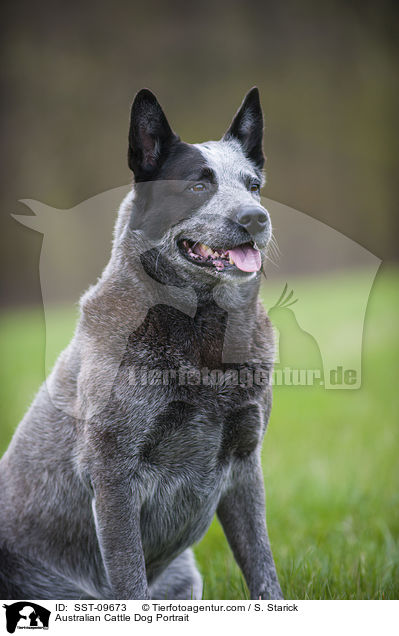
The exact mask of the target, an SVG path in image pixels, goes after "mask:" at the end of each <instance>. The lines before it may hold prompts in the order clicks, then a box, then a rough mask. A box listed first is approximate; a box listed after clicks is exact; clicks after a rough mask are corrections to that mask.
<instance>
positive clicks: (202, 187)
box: [190, 183, 206, 192]
mask: <svg viewBox="0 0 399 636" xmlns="http://www.w3.org/2000/svg"><path fill="white" fill-rule="evenodd" d="M205 189H206V188H205V185H204V184H203V183H196V184H195V185H193V186H191V188H190V190H191V191H192V192H203V191H204V190H205Z"/></svg>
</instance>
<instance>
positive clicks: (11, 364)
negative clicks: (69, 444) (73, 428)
mask: <svg viewBox="0 0 399 636" xmlns="http://www.w3.org/2000/svg"><path fill="white" fill-rule="evenodd" d="M361 276H362V274H361V273H359V274H351V275H350V276H347V277H346V279H345V280H346V285H345V287H344V286H342V278H340V277H339V276H338V275H337V276H336V277H335V278H334V277H331V278H330V280H329V284H330V285H331V286H332V287H331V288H330V289H332V288H333V287H334V286H335V288H337V286H342V288H343V290H344V291H343V292H342V293H343V294H346V298H347V302H350V298H351V296H352V294H355V290H356V288H357V283H358V282H359V280H360V277H361ZM398 282H399V273H398V271H396V270H393V269H389V268H386V269H381V270H380V272H379V274H378V276H377V279H376V282H375V285H374V288H373V290H372V294H371V297H370V301H369V305H368V309H367V316H366V323H365V329H364V341H363V377H362V387H361V388H360V389H359V390H355V391H351V390H346V391H345V390H333V391H326V390H324V389H323V388H316V387H314V388H311V387H276V388H275V391H274V404H273V410H272V416H271V419H270V423H269V428H268V432H267V434H266V438H265V443H264V449H263V465H264V473H265V479H266V487H267V518H268V528H269V534H270V538H271V543H272V547H273V552H274V556H275V560H276V565H277V569H278V572H279V576H280V581H281V585H282V588H283V592H284V595H285V597H286V598H300V599H303V598H312V599H330V598H339V599H352V598H353V599H362V598H366V599H375V598H386V599H388V598H399V435H398V424H397V420H398V417H397V414H398V389H397V377H398V359H399V346H398V335H397V316H398V310H399V298H398V292H397V289H398ZM298 287H299V288H300V289H301V290H304V291H305V292H306V294H307V298H308V299H309V298H312V297H314V311H315V312H317V306H318V303H320V301H321V297H320V294H322V289H325V285H324V284H322V283H321V282H320V281H319V280H317V279H314V280H312V279H308V280H306V279H302V280H300V281H298ZM326 301H327V299H326ZM310 309H312V307H311V308H310ZM332 320H333V317H332ZM72 322H73V316H72V313H71V312H70V313H69V314H65V312H63V311H62V310H58V311H57V313H54V314H53V315H52V324H53V325H54V329H55V332H56V333H58V334H59V342H60V346H61V345H64V344H65V343H66V342H67V341H68V340H69V337H70V333H71V325H72ZM326 328H329V326H328V325H326ZM348 329H350V327H348ZM346 335H347V339H348V341H350V333H348V334H346ZM44 338H45V335H44V318H43V314H42V313H41V312H40V311H38V310H29V311H28V310H26V311H23V312H22V311H14V312H6V313H5V314H4V315H3V317H2V319H1V323H0V351H1V355H2V361H3V364H2V381H1V384H0V392H1V393H0V397H1V401H2V411H3V416H2V417H3V421H2V427H1V431H0V450H1V451H4V450H5V448H6V446H7V444H8V442H9V439H10V437H11V435H12V432H13V430H14V428H15V426H16V424H17V423H18V420H19V419H20V418H21V416H22V415H23V413H24V412H25V410H26V407H27V405H28V404H29V402H30V401H31V399H32V398H33V396H34V394H35V391H36V389H37V387H38V386H39V384H40V382H41V381H42V380H43V374H44V353H43V352H44V342H45V340H44ZM331 346H336V342H335V340H334V341H333V344H332V345H331ZM196 556H197V560H198V563H199V566H200V569H201V570H202V572H203V574H204V580H205V590H204V597H205V598H209V599H211V598H220V599H222V598H229V599H239V598H245V597H246V594H247V591H246V587H245V584H244V582H243V580H242V576H241V574H240V572H239V570H238V568H237V566H236V564H235V562H234V559H233V557H232V555H231V553H230V551H229V548H228V547H227V544H226V541H225V539H224V536H223V532H222V530H221V528H220V526H219V524H218V522H217V521H215V522H214V523H213V524H212V526H211V528H210V530H209V531H208V533H207V535H206V536H205V538H204V539H203V540H202V541H201V543H200V544H198V546H196Z"/></svg>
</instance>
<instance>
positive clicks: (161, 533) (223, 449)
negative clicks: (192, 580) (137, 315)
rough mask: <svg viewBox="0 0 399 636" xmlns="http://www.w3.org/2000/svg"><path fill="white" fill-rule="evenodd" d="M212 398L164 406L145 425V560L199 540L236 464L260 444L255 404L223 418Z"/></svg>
mask: <svg viewBox="0 0 399 636" xmlns="http://www.w3.org/2000/svg"><path fill="white" fill-rule="evenodd" d="M222 413H223V412H222V410H221V409H220V406H219V408H218V404H217V400H215V399H214V400H213V403H212V400H210V399H209V400H208V404H206V403H204V404H203V405H202V406H201V407H200V408H199V405H196V404H191V405H190V404H188V403H187V402H184V401H174V402H170V403H168V405H167V406H166V407H165V409H164V411H163V412H162V413H160V414H159V415H158V416H157V417H156V418H155V420H154V421H153V422H152V424H151V430H150V431H149V432H148V433H147V435H146V436H145V439H144V441H143V443H142V445H141V451H140V464H141V466H142V469H143V475H145V477H144V479H145V482H146V497H145V500H144V502H143V507H142V513H141V523H142V537H143V545H144V548H145V552H146V555H147V558H148V559H149V562H156V561H157V559H158V558H161V556H160V555H162V559H165V558H166V555H168V554H170V555H172V554H174V553H175V551H180V550H181V549H182V548H184V547H185V546H189V545H191V544H192V543H193V542H195V541H197V540H199V539H200V538H201V537H202V536H203V534H204V533H205V531H206V529H207V528H208V526H209V524H210V523H211V521H212V518H213V515H214V513H215V511H216V508H217V504H218V501H219V499H220V495H221V493H222V491H223V489H224V488H225V487H226V485H227V483H228V479H229V471H230V467H231V463H232V462H233V461H236V462H239V461H240V459H242V458H243V457H244V456H246V455H247V454H249V453H250V452H252V451H253V450H254V449H255V448H256V446H257V444H258V443H259V441H260V438H261V434H262V430H261V427H262V424H261V423H262V418H261V415H260V412H259V409H258V407H257V406H256V405H247V406H246V407H243V408H241V410H238V409H237V410H236V411H231V412H230V413H229V414H228V416H227V417H226V415H227V414H225V417H224V418H223V414H222Z"/></svg>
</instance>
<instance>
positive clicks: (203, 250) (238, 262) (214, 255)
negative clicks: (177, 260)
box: [179, 239, 262, 272]
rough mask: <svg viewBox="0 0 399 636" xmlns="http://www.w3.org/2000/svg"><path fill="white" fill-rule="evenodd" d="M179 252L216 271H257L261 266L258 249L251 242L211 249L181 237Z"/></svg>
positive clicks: (190, 259)
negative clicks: (234, 269)
mask: <svg viewBox="0 0 399 636" xmlns="http://www.w3.org/2000/svg"><path fill="white" fill-rule="evenodd" d="M179 248H180V251H181V253H182V254H183V256H184V257H185V258H187V260H189V261H191V262H193V263H195V264H196V265H202V266H205V267H214V268H215V269H216V270H217V271H219V272H220V271H223V270H227V269H233V268H237V269H240V270H241V271H242V272H257V271H259V270H260V268H261V266H262V259H261V254H260V251H259V250H258V249H257V248H256V247H255V246H254V245H253V243H242V244H241V245H237V246H236V247H231V248H229V249H226V250H224V249H217V250H213V249H212V248H211V247H208V245H205V244H204V243H200V242H199V241H195V242H194V241H190V240H188V239H182V240H181V241H179Z"/></svg>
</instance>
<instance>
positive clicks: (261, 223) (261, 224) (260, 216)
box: [237, 205, 269, 234]
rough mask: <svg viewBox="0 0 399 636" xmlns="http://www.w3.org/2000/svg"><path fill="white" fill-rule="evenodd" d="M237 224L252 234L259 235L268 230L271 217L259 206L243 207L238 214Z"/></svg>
mask: <svg viewBox="0 0 399 636" xmlns="http://www.w3.org/2000/svg"><path fill="white" fill-rule="evenodd" d="M237 222H238V223H239V224H240V225H242V227H245V229H246V230H247V231H248V232H249V233H250V234H258V233H259V232H263V230H265V229H266V226H267V224H268V222H269V215H268V213H267V211H266V210H265V209H264V208H261V207H260V206H259V205H243V206H242V207H241V208H240V209H239V210H238V213H237Z"/></svg>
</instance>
